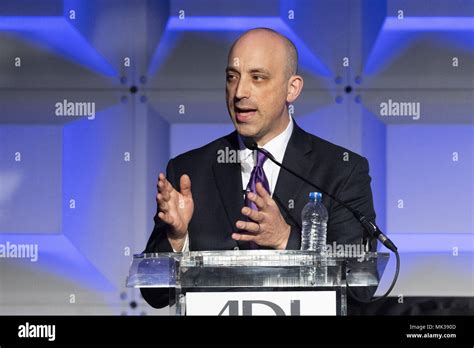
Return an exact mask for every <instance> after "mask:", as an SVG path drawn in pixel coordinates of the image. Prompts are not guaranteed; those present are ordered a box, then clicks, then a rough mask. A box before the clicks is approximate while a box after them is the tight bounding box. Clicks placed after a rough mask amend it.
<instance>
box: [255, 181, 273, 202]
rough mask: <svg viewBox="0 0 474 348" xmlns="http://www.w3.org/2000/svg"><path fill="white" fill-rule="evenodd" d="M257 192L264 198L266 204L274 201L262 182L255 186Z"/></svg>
mask: <svg viewBox="0 0 474 348" xmlns="http://www.w3.org/2000/svg"><path fill="white" fill-rule="evenodd" d="M255 188H256V191H257V193H258V195H259V196H260V197H262V198H263V200H264V201H265V202H268V199H272V196H270V194H269V193H268V192H267V190H265V188H264V187H263V185H262V183H261V182H257V185H255Z"/></svg>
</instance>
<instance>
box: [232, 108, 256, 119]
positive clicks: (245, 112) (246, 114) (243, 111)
mask: <svg viewBox="0 0 474 348" xmlns="http://www.w3.org/2000/svg"><path fill="white" fill-rule="evenodd" d="M234 110H235V118H236V119H237V121H238V122H247V121H248V120H249V119H250V118H251V117H252V116H253V115H255V113H256V111H257V109H253V108H247V107H242V108H239V107H237V106H236V107H235V108H234Z"/></svg>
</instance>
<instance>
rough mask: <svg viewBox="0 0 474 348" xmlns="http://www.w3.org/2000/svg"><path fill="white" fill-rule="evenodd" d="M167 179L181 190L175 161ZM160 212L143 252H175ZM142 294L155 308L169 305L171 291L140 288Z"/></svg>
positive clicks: (170, 164) (169, 165)
mask: <svg viewBox="0 0 474 348" xmlns="http://www.w3.org/2000/svg"><path fill="white" fill-rule="evenodd" d="M166 178H167V179H168V181H169V182H170V183H171V185H173V187H174V188H175V189H177V190H179V187H178V186H176V183H177V182H179V181H177V180H176V178H175V174H174V167H173V160H171V161H169V162H168V166H167V167H166ZM158 211H159V209H158V206H157V212H156V215H155V217H154V221H155V227H154V228H153V232H152V233H151V236H150V238H149V239H148V243H147V245H146V248H145V250H144V251H143V252H144V253H156V252H173V248H172V247H171V244H170V243H169V241H168V237H167V233H168V228H169V225H168V224H166V223H164V222H163V221H161V219H160V218H159V217H158ZM140 292H141V293H142V296H143V298H144V299H145V301H146V302H147V303H148V304H149V305H150V306H152V307H154V308H163V307H166V306H167V305H168V304H169V298H170V296H169V292H170V290H169V289H157V288H140Z"/></svg>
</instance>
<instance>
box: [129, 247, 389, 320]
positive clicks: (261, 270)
mask: <svg viewBox="0 0 474 348" xmlns="http://www.w3.org/2000/svg"><path fill="white" fill-rule="evenodd" d="M388 258H389V255H388V254H385V253H367V254H364V255H362V256H361V255H358V256H357V257H345V256H341V255H337V256H332V255H328V256H326V257H321V256H318V255H316V253H315V252H313V251H300V250H232V251H191V252H186V253H153V254H139V255H135V256H134V259H133V262H132V265H131V267H130V272H129V277H128V279H127V286H128V287H136V288H141V287H152V288H168V289H171V290H172V291H170V304H175V306H170V311H171V314H174V315H186V314H187V315H346V314H347V295H346V293H347V288H346V287H347V286H350V287H351V289H352V290H353V291H356V292H358V294H359V293H360V292H362V293H367V294H372V293H374V292H375V289H376V287H377V286H378V284H379V280H380V278H381V276H382V274H383V271H384V269H385V266H386V264H387V262H388Z"/></svg>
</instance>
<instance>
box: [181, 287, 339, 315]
mask: <svg viewBox="0 0 474 348" xmlns="http://www.w3.org/2000/svg"><path fill="white" fill-rule="evenodd" d="M336 307H337V306H336V291H253V292H250V291H244V292H188V293H187V294H186V315H223V316H225V315H228V316H233V315H236V316H237V315H244V316H251V315H278V316H285V315H295V316H299V315H336Z"/></svg>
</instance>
